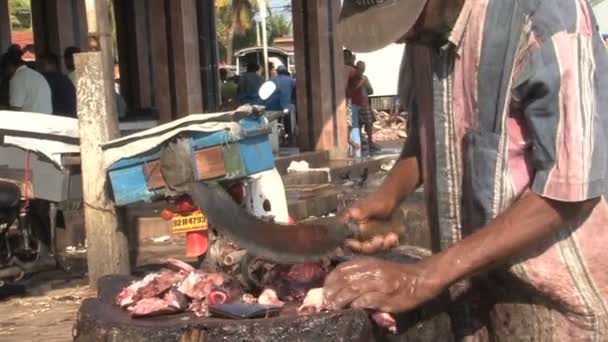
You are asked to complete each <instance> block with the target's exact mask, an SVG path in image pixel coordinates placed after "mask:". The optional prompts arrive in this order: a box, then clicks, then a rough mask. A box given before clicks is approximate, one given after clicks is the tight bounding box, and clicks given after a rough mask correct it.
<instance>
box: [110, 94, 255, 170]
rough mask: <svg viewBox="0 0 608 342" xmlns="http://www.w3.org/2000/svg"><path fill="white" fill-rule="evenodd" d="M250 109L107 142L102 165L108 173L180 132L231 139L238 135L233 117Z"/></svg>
mask: <svg viewBox="0 0 608 342" xmlns="http://www.w3.org/2000/svg"><path fill="white" fill-rule="evenodd" d="M251 111H252V108H251V107H250V106H243V107H241V108H239V109H237V110H236V111H235V112H223V113H214V114H192V115H189V116H186V117H184V118H181V119H179V120H175V121H172V122H169V123H166V124H164V125H160V126H158V127H154V128H151V129H148V130H145V131H142V132H138V133H135V134H131V135H128V136H126V137H124V138H120V139H116V140H113V141H109V142H107V143H105V144H102V145H101V148H102V150H103V154H104V164H105V167H106V169H108V168H109V167H110V166H112V164H114V163H115V162H117V161H119V160H121V159H125V158H131V157H134V156H137V155H140V154H142V153H145V152H148V151H150V150H152V149H153V148H155V147H157V146H159V145H161V144H162V143H163V142H165V141H167V140H170V139H171V138H173V137H175V136H177V135H179V134H181V133H182V132H217V131H222V130H226V131H228V132H229V133H230V135H231V136H232V137H235V136H236V135H237V134H238V133H239V132H240V125H239V123H238V122H236V121H234V120H235V118H234V115H237V114H240V115H243V114H245V115H247V114H250V113H251Z"/></svg>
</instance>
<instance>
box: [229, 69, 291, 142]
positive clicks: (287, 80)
mask: <svg viewBox="0 0 608 342" xmlns="http://www.w3.org/2000/svg"><path fill="white" fill-rule="evenodd" d="M268 75H269V79H270V81H272V82H273V83H274V84H275V85H276V90H275V92H274V93H273V94H272V95H271V96H270V98H268V99H265V100H262V99H261V98H260V95H259V90H260V87H261V86H262V84H263V83H264V78H263V77H262V76H261V68H260V66H259V65H258V64H257V63H254V62H250V63H248V64H247V71H246V72H244V73H242V74H240V75H234V76H233V77H228V70H227V69H225V68H222V69H220V80H221V87H220V88H221V94H222V96H221V97H222V109H224V110H230V109H235V108H237V107H238V106H240V105H245V104H253V105H264V106H265V107H266V109H267V110H271V111H282V112H285V115H284V116H283V117H282V118H281V122H282V124H283V125H284V127H285V129H286V132H287V135H288V136H291V137H292V136H293V135H294V134H293V133H294V130H295V122H294V121H295V117H294V114H295V101H294V100H295V96H294V93H295V87H296V83H295V80H294V78H293V77H292V75H291V74H290V72H289V71H288V70H287V68H286V67H285V66H284V65H278V66H277V67H275V66H274V65H273V63H269V65H268Z"/></svg>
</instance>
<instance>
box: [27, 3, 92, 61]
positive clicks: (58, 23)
mask: <svg viewBox="0 0 608 342" xmlns="http://www.w3.org/2000/svg"><path fill="white" fill-rule="evenodd" d="M31 5H32V26H33V31H34V40H35V43H36V44H35V48H36V54H38V55H41V54H46V53H53V54H55V55H57V56H59V57H61V56H63V52H64V50H65V48H66V47H68V46H77V47H79V48H81V49H84V48H85V47H86V41H87V22H86V16H85V7H84V0H70V1H65V0H32V1H31ZM66 18H70V20H66ZM64 67H65V66H64V65H63V63H61V69H62V70H64V71H65V69H64Z"/></svg>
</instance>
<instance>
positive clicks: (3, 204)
mask: <svg viewBox="0 0 608 342" xmlns="http://www.w3.org/2000/svg"><path fill="white" fill-rule="evenodd" d="M20 199H21V190H20V189H19V187H18V186H17V185H16V184H14V183H10V182H2V181H0V208H1V209H9V208H15V207H17V206H18V205H19V200H20Z"/></svg>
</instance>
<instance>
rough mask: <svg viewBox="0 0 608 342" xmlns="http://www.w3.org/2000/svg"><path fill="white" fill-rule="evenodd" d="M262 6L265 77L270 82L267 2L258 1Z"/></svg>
mask: <svg viewBox="0 0 608 342" xmlns="http://www.w3.org/2000/svg"><path fill="white" fill-rule="evenodd" d="M258 5H259V6H260V13H261V16H262V46H263V49H264V76H265V78H264V79H265V80H266V81H268V80H269V79H270V76H269V74H268V35H267V32H266V31H267V30H266V15H267V13H266V0H258Z"/></svg>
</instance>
